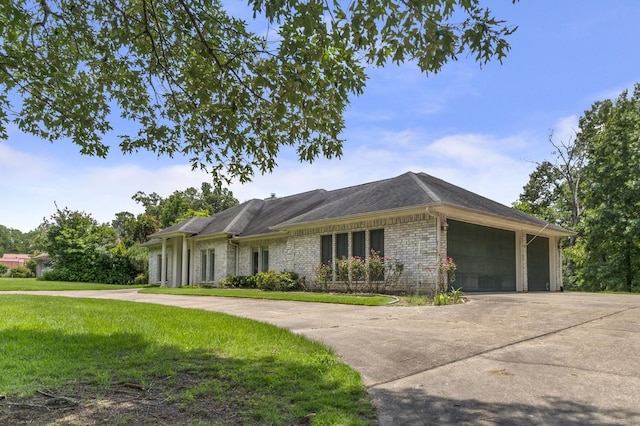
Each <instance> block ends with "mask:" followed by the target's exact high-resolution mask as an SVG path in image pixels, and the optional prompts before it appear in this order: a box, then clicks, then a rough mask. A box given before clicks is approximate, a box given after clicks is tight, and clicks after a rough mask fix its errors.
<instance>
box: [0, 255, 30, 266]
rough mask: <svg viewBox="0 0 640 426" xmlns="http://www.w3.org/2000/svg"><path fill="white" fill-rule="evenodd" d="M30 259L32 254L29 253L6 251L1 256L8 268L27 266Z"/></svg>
mask: <svg viewBox="0 0 640 426" xmlns="http://www.w3.org/2000/svg"><path fill="white" fill-rule="evenodd" d="M30 259H31V256H29V255H28V254H14V253H5V254H4V255H3V256H2V257H0V263H2V264H4V265H6V266H7V267H8V268H15V267H16V266H25V265H26V264H27V262H28V261H29V260H30Z"/></svg>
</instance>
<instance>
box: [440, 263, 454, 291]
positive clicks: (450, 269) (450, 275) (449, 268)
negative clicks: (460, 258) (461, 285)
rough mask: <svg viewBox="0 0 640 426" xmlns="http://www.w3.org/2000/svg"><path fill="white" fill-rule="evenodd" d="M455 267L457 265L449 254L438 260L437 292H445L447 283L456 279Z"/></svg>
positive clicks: (447, 286)
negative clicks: (438, 285) (438, 284)
mask: <svg viewBox="0 0 640 426" xmlns="http://www.w3.org/2000/svg"><path fill="white" fill-rule="evenodd" d="M456 268H457V265H456V263H455V262H454V261H453V258H452V257H451V256H447V257H446V258H444V259H442V260H440V264H439V265H438V271H439V274H438V275H439V281H440V288H439V289H438V290H437V293H446V292H447V289H448V288H449V284H451V283H453V282H454V281H455V280H456Z"/></svg>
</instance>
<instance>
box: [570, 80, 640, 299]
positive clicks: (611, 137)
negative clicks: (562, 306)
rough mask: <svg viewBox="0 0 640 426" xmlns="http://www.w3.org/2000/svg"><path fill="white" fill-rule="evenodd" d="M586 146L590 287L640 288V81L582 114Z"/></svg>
mask: <svg viewBox="0 0 640 426" xmlns="http://www.w3.org/2000/svg"><path fill="white" fill-rule="evenodd" d="M580 130H581V132H580V133H579V135H578V137H579V138H580V140H582V141H584V142H585V143H586V146H587V164H586V166H585V181H586V182H585V185H586V187H585V191H584V194H585V197H584V205H585V218H584V221H583V225H582V227H581V235H582V238H583V243H584V254H585V259H584V264H583V267H582V269H581V277H582V283H583V285H584V287H585V288H589V289H594V290H601V289H602V290H604V289H606V290H625V291H637V290H640V217H639V216H638V209H639V208H640V84H636V86H635V88H634V91H633V94H632V95H631V96H629V93H628V92H627V91H624V92H623V93H622V94H621V95H620V96H619V97H618V98H617V99H616V100H615V102H614V101H611V100H605V101H601V102H596V103H595V104H594V105H593V106H592V108H591V110H589V111H587V112H585V115H584V117H582V118H581V119H580Z"/></svg>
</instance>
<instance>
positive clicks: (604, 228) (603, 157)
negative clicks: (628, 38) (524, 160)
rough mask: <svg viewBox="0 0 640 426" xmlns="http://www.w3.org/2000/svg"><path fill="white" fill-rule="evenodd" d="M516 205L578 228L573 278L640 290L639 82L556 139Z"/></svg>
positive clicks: (588, 284)
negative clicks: (565, 139)
mask: <svg viewBox="0 0 640 426" xmlns="http://www.w3.org/2000/svg"><path fill="white" fill-rule="evenodd" d="M549 140H550V141H551V142H552V144H553V146H554V147H555V148H556V150H555V151H554V155H555V160H554V162H550V161H544V162H542V163H540V164H538V167H537V168H536V170H535V171H534V172H533V173H532V174H531V175H530V180H529V182H528V183H527V184H526V185H525V187H524V188H523V192H522V194H521V195H520V198H519V200H518V202H517V203H515V205H514V206H515V207H516V208H519V209H521V210H524V211H526V212H528V213H531V214H534V215H537V216H539V217H542V218H544V219H546V220H549V221H552V222H555V223H557V224H559V225H561V226H565V227H567V228H570V229H574V230H576V231H578V235H577V237H572V238H571V239H569V241H568V244H567V247H566V250H565V252H566V257H565V258H566V259H567V268H565V271H566V272H568V274H567V275H565V277H566V278H569V280H568V281H565V282H566V283H567V284H569V285H570V286H571V285H575V286H577V287H579V288H581V289H584V290H624V291H640V218H639V216H638V213H637V212H638V210H639V208H640V84H637V85H636V86H635V88H634V90H633V93H632V94H631V95H630V94H629V92H628V91H624V92H623V93H622V94H621V95H620V96H619V97H618V98H617V99H615V100H604V101H598V102H595V103H594V104H593V105H592V107H591V109H590V110H588V111H585V113H584V115H583V116H582V117H581V118H580V121H579V128H578V131H577V133H576V137H575V139H572V140H570V141H568V142H566V143H564V142H561V143H554V142H553V140H552V138H550V139H549Z"/></svg>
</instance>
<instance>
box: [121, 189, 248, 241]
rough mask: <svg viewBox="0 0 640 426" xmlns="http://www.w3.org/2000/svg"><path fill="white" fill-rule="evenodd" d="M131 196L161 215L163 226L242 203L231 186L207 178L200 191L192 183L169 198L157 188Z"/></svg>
mask: <svg viewBox="0 0 640 426" xmlns="http://www.w3.org/2000/svg"><path fill="white" fill-rule="evenodd" d="M131 198H132V199H133V200H134V201H136V202H137V203H140V204H142V205H143V206H144V208H145V213H146V214H147V215H149V216H151V217H153V218H156V219H157V221H158V223H159V227H160V228H166V227H169V226H171V225H174V224H175V223H177V222H181V221H183V220H186V219H189V218H190V217H193V216H209V215H211V214H214V213H217V212H219V211H222V210H226V209H228V208H229V207H233V206H235V205H237V204H238V200H237V199H236V198H235V197H234V196H233V193H232V192H231V191H230V190H228V189H227V188H222V187H220V186H216V187H213V186H212V185H211V184H210V183H207V182H203V183H202V185H201V190H200V191H198V190H197V189H196V188H194V187H189V188H187V189H185V190H184V191H174V192H173V194H171V195H169V196H168V197H167V198H162V197H161V196H160V195H158V194H156V193H155V192H152V193H151V194H149V195H147V194H145V193H144V192H142V191H138V192H136V193H135V194H134V195H133V197H131ZM121 214H124V213H121ZM154 232H155V231H154Z"/></svg>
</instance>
